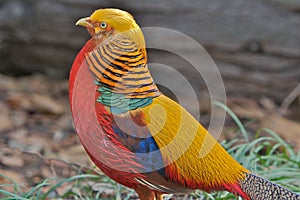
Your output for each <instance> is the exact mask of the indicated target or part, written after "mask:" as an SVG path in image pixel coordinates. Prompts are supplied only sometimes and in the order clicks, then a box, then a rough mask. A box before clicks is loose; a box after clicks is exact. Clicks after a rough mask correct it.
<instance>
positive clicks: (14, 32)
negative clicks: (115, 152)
mask: <svg viewBox="0 0 300 200" xmlns="http://www.w3.org/2000/svg"><path fill="white" fill-rule="evenodd" d="M105 7H115V8H120V9H124V10H126V11H129V12H130V13H132V14H133V16H134V17H135V19H136V21H137V22H138V24H139V25H140V26H141V27H164V28H170V29H173V30H176V31H180V32H182V33H184V34H186V35H188V36H190V37H191V38H193V39H195V40H196V41H198V42H199V43H200V44H201V45H203V46H204V48H205V49H206V50H207V51H208V53H209V54H210V55H211V57H212V58H213V60H214V61H215V63H216V64H217V67H218V69H219V71H220V72H221V75H222V78H223V80H224V84H225V88H226V94H227V104H228V106H229V107H230V108H231V109H232V110H233V111H234V112H235V113H236V115H237V116H238V117H240V118H241V119H242V120H243V121H244V122H247V123H248V126H247V129H249V132H250V133H251V132H252V133H253V134H254V133H255V130H257V129H258V128H261V127H268V128H271V129H272V130H274V131H276V132H277V133H278V134H279V135H280V136H282V137H283V138H284V139H285V140H287V141H288V142H289V143H291V144H292V145H293V147H294V148H295V149H299V148H300V98H299V94H300V85H299V84H300V1H299V0H251V1H247V0H224V1H209V0H190V1H182V0H172V1H162V0H152V1H139V0H131V1H127V2H125V1H121V0H119V1H117V0H101V1H100V0H39V1H36V0H0V110H1V112H0V134H1V137H0V147H1V148H2V149H5V150H3V151H0V173H2V174H10V175H11V176H13V177H14V178H15V179H18V180H20V181H22V180H23V179H24V173H25V171H28V169H26V168H24V166H25V165H26V163H27V164H28V163H31V164H28V165H27V166H28V167H31V168H32V170H33V169H34V168H35V169H36V167H37V165H38V164H32V163H39V162H31V161H30V162H29V161H28V159H29V158H26V159H27V160H24V156H22V154H20V152H19V153H15V152H14V151H11V149H14V148H18V149H21V150H22V151H25V152H33V153H38V154H41V155H43V156H46V157H49V156H52V157H57V158H64V159H66V160H68V161H70V162H79V163H81V164H87V163H89V160H88V158H87V156H86V154H85V153H84V152H83V151H82V148H81V145H80V144H79V143H78V140H77V137H76V135H75V134H74V130H73V125H72V121H71V116H70V113H69V104H68V82H67V79H68V73H69V70H70V68H71V65H72V61H73V60H74V58H75V56H76V54H77V52H78V51H79V50H80V48H81V47H82V46H83V45H84V43H85V41H86V40H87V39H88V38H89V35H88V33H87V31H86V30H85V29H84V28H82V27H76V26H75V25H74V24H75V22H76V20H77V19H79V18H81V17H85V16H89V15H90V14H91V13H92V12H93V11H94V10H95V9H98V8H105ZM146 42H147V38H146ZM173 42H174V43H178V44H180V42H182V41H178V40H176V41H173ZM182 45H184V44H182ZM191 52H192V51H191ZM191 54H192V53H191ZM193 56H197V55H194V54H193ZM149 61H150V62H155V63H161V64H165V65H168V66H171V67H174V69H176V70H178V71H179V72H181V73H182V74H183V75H184V76H185V77H186V78H187V79H188V80H189V82H190V83H191V84H192V85H193V87H194V90H195V91H196V92H197V95H198V99H199V102H198V103H199V105H200V109H201V115H200V116H201V118H200V121H201V122H202V123H203V124H204V125H205V126H206V125H207V124H208V122H209V117H210V99H209V95H208V93H207V89H206V86H205V84H204V82H203V80H202V79H201V78H199V76H198V75H195V73H193V71H189V70H187V69H190V68H187V67H186V66H187V65H188V63H187V62H186V61H185V60H183V59H181V58H179V57H178V56H176V55H174V54H171V53H169V52H164V51H159V50H153V49H152V50H149ZM171 78H172V77H166V79H167V80H168V79H170V81H171ZM176 87H178V88H179V89H180V85H178V86H176ZM162 90H163V91H166V92H169V93H168V94H170V96H172V94H171V92H170V91H168V89H167V88H163V87H162ZM187 101H189V97H187ZM195 103H197V102H195ZM198 114H199V113H198ZM196 115H197V113H196ZM232 124H233V122H232V121H231V120H228V121H226V126H225V128H224V134H223V135H222V136H221V139H230V138H232V137H233V131H232V130H231V129H230V128H226V127H231V126H232ZM74 155H76V156H74ZM32 159H33V158H32ZM39 164H40V163H39ZM14 169H18V170H19V172H22V170H24V171H23V172H24V173H23V175H22V176H20V174H17V173H15V171H16V170H14ZM46 176H47V173H46V174H42V175H41V174H40V172H37V171H34V170H33V171H32V173H29V175H28V177H31V179H30V180H31V182H33V183H34V182H39V181H40V180H42V178H43V177H46ZM26 177H27V175H26ZM32 177H35V178H32ZM0 181H1V179H0Z"/></svg>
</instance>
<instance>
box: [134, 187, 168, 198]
mask: <svg viewBox="0 0 300 200" xmlns="http://www.w3.org/2000/svg"><path fill="white" fill-rule="evenodd" d="M134 190H135V192H136V193H137V194H138V196H139V198H140V200H162V199H163V196H162V194H159V193H156V192H154V191H153V190H150V189H149V188H147V187H144V186H139V187H138V188H135V189H134Z"/></svg>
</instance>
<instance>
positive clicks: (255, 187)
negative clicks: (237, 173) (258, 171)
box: [239, 173, 300, 200]
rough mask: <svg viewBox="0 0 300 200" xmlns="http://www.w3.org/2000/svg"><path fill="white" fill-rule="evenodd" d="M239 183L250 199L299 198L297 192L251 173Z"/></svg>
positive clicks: (276, 199) (293, 199)
mask: <svg viewBox="0 0 300 200" xmlns="http://www.w3.org/2000/svg"><path fill="white" fill-rule="evenodd" d="M239 184H240V187H241V189H242V190H243V191H244V192H245V193H246V194H247V195H248V196H249V198H250V199H251V200H300V195H299V194H296V193H294V192H292V191H290V190H288V189H286V188H284V187H281V186H279V185H277V184H275V183H272V182H270V181H268V180H266V179H264V178H261V177H259V176H257V175H254V174H251V173H247V174H246V177H245V179H243V180H240V181H239Z"/></svg>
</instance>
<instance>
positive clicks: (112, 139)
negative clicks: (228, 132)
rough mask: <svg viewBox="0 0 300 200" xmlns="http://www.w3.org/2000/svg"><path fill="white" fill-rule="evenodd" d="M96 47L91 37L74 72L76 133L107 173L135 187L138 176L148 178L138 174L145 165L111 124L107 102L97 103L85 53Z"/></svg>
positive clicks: (72, 89)
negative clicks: (121, 140) (140, 162)
mask: <svg viewBox="0 0 300 200" xmlns="http://www.w3.org/2000/svg"><path fill="white" fill-rule="evenodd" d="M93 48H95V43H94V42H93V40H92V39H91V40H89V41H88V42H87V43H86V44H85V45H84V47H83V48H82V49H81V51H80V52H79V53H78V55H77V57H76V58H75V61H74V63H73V66H72V70H71V72H70V78H69V91H70V92H69V95H70V97H69V98H70V105H71V111H72V115H73V120H74V123H75V124H76V127H75V128H76V132H77V134H78V136H79V139H80V141H81V143H82V144H83V146H84V148H85V150H86V151H87V153H88V154H89V156H90V158H91V159H92V160H93V162H94V163H95V164H96V165H97V166H98V167H99V168H100V169H101V170H102V171H103V172H104V173H105V174H107V175H108V176H109V177H110V178H112V179H114V180H117V181H118V182H119V183H120V184H122V185H125V186H127V187H131V188H135V187H137V186H138V182H137V181H136V179H135V178H144V176H143V175H142V174H140V173H138V172H139V169H140V168H142V166H141V165H140V164H139V163H138V162H136V158H135V155H134V153H132V152H130V151H129V150H128V149H127V148H126V147H124V146H123V145H122V144H121V143H120V142H119V141H118V140H117V136H116V134H115V133H114V131H113V130H112V128H111V126H110V125H111V124H112V122H113V117H112V115H111V114H109V113H108V112H107V111H106V110H105V109H104V105H102V104H100V103H96V98H97V97H98V96H99V94H100V93H99V92H97V90H96V89H97V85H96V84H94V82H93V80H94V79H95V78H94V77H93V75H92V74H91V72H90V71H89V68H88V66H87V64H86V61H85V53H87V52H89V51H91V50H92V49H93ZM75 83H76V84H75ZM93 91H94V92H93ZM73 95H76V98H73ZM103 160H105V161H106V163H103ZM108 165H109V166H114V168H111V167H109V166H108ZM122 169H126V171H127V172H125V171H123V170H122ZM129 172H130V173H129Z"/></svg>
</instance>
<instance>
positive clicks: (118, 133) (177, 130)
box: [69, 9, 300, 200]
mask: <svg viewBox="0 0 300 200" xmlns="http://www.w3.org/2000/svg"><path fill="white" fill-rule="evenodd" d="M76 25H80V26H84V27H86V28H87V30H88V32H89V34H90V35H91V39H90V40H89V41H88V42H87V43H86V44H85V45H84V47H83V48H82V49H81V51H80V52H79V54H78V55H77V57H76V59H75V61H74V63H73V66H72V69H71V72H70V79H69V94H70V104H71V111H72V117H73V120H74V125H75V129H76V132H77V134H78V136H79V138H80V141H81V143H82V145H83V146H84V148H85V150H86V151H87V153H88V154H89V156H90V158H91V159H92V160H93V162H94V163H95V164H96V165H97V166H98V167H99V168H100V169H101V170H102V171H103V172H104V173H105V174H106V175H107V176H109V177H110V178H112V179H114V180H115V181H117V182H119V183H120V184H122V185H125V186H127V187H130V188H133V189H134V190H135V191H136V192H137V194H138V196H139V197H140V199H142V200H154V199H162V195H163V194H166V193H187V192H191V191H193V190H196V189H201V190H204V191H207V192H210V191H218V190H227V191H229V192H231V193H234V194H236V195H239V196H241V197H242V198H244V199H246V200H250V199H252V200H262V199H264V200H267V199H269V200H271V199H272V200H275V199H295V200H296V199H298V200H300V196H299V195H298V194H295V193H293V192H292V191H290V190H288V189H285V188H283V187H281V186H279V185H276V184H273V183H271V182H269V181H268V180H266V179H264V178H261V177H259V176H257V175H255V174H253V173H251V172H250V171H249V170H247V169H245V168H244V167H243V166H241V165H240V164H239V163H238V162H237V161H235V160H234V159H233V158H232V157H231V156H230V155H229V154H228V153H227V152H226V151H225V150H224V149H223V147H222V146H221V145H220V144H218V143H217V141H216V140H215V139H214V138H213V137H212V136H211V135H210V134H209V133H208V132H207V130H206V129H205V128H204V127H203V126H202V125H201V124H200V123H199V122H198V121H197V120H196V119H194V118H193V117H192V116H191V115H190V114H189V113H188V112H187V111H186V110H185V109H184V108H182V107H181V106H180V105H178V104H177V103H176V102H174V101H172V100H171V99H169V98H168V97H166V96H165V95H163V94H162V93H161V92H160V91H159V89H158V88H157V86H156V85H155V83H154V82H153V80H152V77H151V74H150V72H149V70H148V67H147V54H146V49H145V41H144V36H143V33H142V31H141V29H140V27H139V26H138V25H137V23H136V22H135V20H134V18H133V17H132V15H130V14H129V13H128V12H125V11H122V10H119V9H99V10H96V11H95V12H94V13H92V15H91V16H89V17H86V18H82V19H80V20H78V21H77V23H76Z"/></svg>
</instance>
